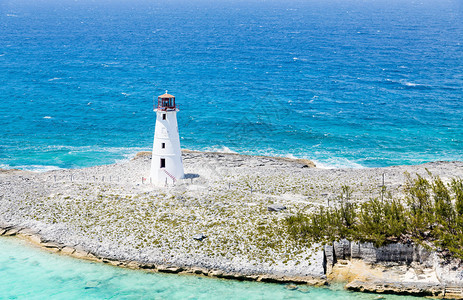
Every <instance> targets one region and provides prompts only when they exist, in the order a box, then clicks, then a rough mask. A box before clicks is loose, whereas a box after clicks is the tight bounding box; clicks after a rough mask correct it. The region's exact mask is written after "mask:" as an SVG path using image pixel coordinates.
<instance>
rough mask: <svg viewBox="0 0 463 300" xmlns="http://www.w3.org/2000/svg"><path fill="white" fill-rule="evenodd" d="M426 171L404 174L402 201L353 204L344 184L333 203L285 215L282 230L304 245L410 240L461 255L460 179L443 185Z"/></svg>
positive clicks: (462, 213) (462, 196)
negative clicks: (422, 174)
mask: <svg viewBox="0 0 463 300" xmlns="http://www.w3.org/2000/svg"><path fill="white" fill-rule="evenodd" d="M429 175H430V177H431V180H428V179H426V178H424V177H422V176H420V175H416V177H415V178H412V177H411V176H410V175H409V174H406V177H407V182H406V184H405V188H404V192H405V199H403V200H404V201H402V200H397V199H392V198H387V199H384V200H382V199H379V198H375V199H371V200H369V201H366V202H364V203H361V204H355V203H353V202H351V201H350V197H351V195H352V189H350V188H348V187H346V186H343V187H342V192H341V196H340V197H339V200H338V201H337V202H336V203H335V205H334V206H331V207H319V208H318V209H317V210H315V211H313V212H311V213H307V214H301V213H299V214H297V215H294V216H290V217H287V218H286V219H285V227H284V228H285V231H286V232H287V234H288V235H289V236H290V237H292V238H293V239H295V240H297V241H299V242H302V243H305V244H307V245H312V244H313V243H321V244H327V243H331V242H333V241H339V240H341V239H348V240H351V241H360V242H372V243H374V244H375V246H377V247H379V246H382V245H385V244H388V243H395V242H415V243H417V244H422V245H425V246H427V247H431V249H433V250H439V251H440V252H441V253H442V254H444V255H450V256H453V257H457V258H460V259H463V181H462V179H453V180H452V182H451V183H450V184H447V185H446V184H445V183H444V182H443V181H442V180H441V179H440V178H439V177H438V176H436V177H434V176H432V174H430V173H429ZM382 189H383V190H382V194H383V195H384V192H385V191H384V187H382Z"/></svg>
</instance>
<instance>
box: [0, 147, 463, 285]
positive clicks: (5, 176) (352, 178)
mask: <svg viewBox="0 0 463 300" xmlns="http://www.w3.org/2000/svg"><path fill="white" fill-rule="evenodd" d="M150 161H151V157H150V154H149V153H140V154H139V155H137V156H136V157H135V158H134V159H132V160H130V161H127V162H123V163H118V164H113V165H104V166H97V167H91V168H85V169H69V170H56V171H50V172H45V173H34V172H27V171H19V170H1V171H0V223H5V224H11V225H14V226H21V227H25V228H30V229H33V230H36V231H39V232H40V235H41V236H42V237H45V238H46V239H49V240H50V241H54V242H59V243H63V244H65V245H69V246H72V247H75V248H82V249H86V250H88V251H90V252H91V253H94V254H98V255H100V256H104V257H109V258H113V259H117V260H131V261H133V260H135V261H139V262H143V263H154V264H163V265H173V266H179V267H201V268H205V269H208V270H214V269H216V270H221V271H223V272H236V273H240V274H249V275H252V274H272V275H281V276H316V277H323V274H324V270H323V264H322V263H323V253H322V251H321V250H320V249H307V248H306V247H304V246H301V245H298V244H296V243H295V242H293V241H291V240H289V239H288V238H287V236H286V235H284V234H281V231H280V228H282V225H283V224H284V218H285V217H287V216H289V215H293V214H295V213H297V212H304V211H308V210H311V209H314V208H316V207H318V206H319V205H327V204H328V202H329V201H335V200H336V198H337V197H338V195H339V194H340V193H341V187H342V186H343V185H348V186H350V187H351V188H352V189H353V190H354V193H353V195H352V199H354V200H357V201H363V200H367V199H369V198H372V197H378V196H379V195H380V189H381V188H380V185H381V184H382V178H383V174H385V185H386V187H387V191H388V192H391V193H392V194H393V195H394V196H396V197H401V195H402V194H401V193H402V189H401V187H402V185H403V184H404V182H405V175H404V172H408V173H411V174H412V175H413V174H415V173H419V174H421V175H426V174H427V171H426V169H428V170H429V171H430V172H432V174H433V175H439V176H441V178H442V179H444V180H450V179H451V178H452V177H462V176H463V163H462V162H434V163H428V164H424V165H419V166H395V167H389V168H365V169H319V168H313V167H308V166H307V164H310V163H309V162H307V161H303V160H290V159H279V158H271V157H259V156H243V155H237V154H225V153H207V152H193V151H184V152H183V162H184V167H185V174H186V178H185V179H183V180H180V181H178V182H177V184H176V185H175V186H174V187H164V188H157V187H154V186H153V185H151V184H150V183H149V179H148V180H143V179H142V178H146V177H148V176H149V169H150ZM272 204H278V205H281V206H285V207H286V209H283V210H279V211H269V209H268V206H270V205H272ZM198 235H199V236H201V235H202V236H201V237H202V239H200V240H198V239H197V238H196V239H195V238H194V237H198ZM204 236H205V237H204Z"/></svg>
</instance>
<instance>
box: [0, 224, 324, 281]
mask: <svg viewBox="0 0 463 300" xmlns="http://www.w3.org/2000/svg"><path fill="white" fill-rule="evenodd" d="M0 236H7V237H13V236H14V237H17V238H20V239H23V240H26V241H28V242H30V243H32V244H34V245H36V246H38V247H40V248H42V249H44V250H47V251H50V252H54V253H59V254H63V255H67V256H71V257H74V258H79V259H85V260H88V261H93V262H100V263H105V264H109V265H112V266H116V267H123V268H129V269H136V270H145V271H149V272H159V273H172V274H192V275H198V276H207V277H215V278H223V279H233V280H238V281H257V282H268V283H291V284H307V285H311V286H323V285H327V284H328V282H327V280H326V279H323V278H317V277H312V276H277V275H272V274H259V275H244V274H239V273H228V272H223V271H221V270H208V269H205V268H196V267H179V266H175V265H155V264H153V263H141V262H138V261H123V260H117V259H114V258H108V257H104V256H101V255H98V254H96V253H92V252H90V251H88V250H86V249H84V248H81V247H79V246H69V245H65V244H62V243H57V242H54V241H51V240H47V239H45V238H43V237H42V236H41V235H40V233H39V232H37V231H35V230H32V229H29V228H23V227H17V226H14V225H6V224H0Z"/></svg>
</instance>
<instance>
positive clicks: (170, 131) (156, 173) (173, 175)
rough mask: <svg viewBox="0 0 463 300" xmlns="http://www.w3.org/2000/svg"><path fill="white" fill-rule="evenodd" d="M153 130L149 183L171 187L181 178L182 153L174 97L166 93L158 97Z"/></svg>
mask: <svg viewBox="0 0 463 300" xmlns="http://www.w3.org/2000/svg"><path fill="white" fill-rule="evenodd" d="M154 111H155V112H156V128H155V130H154V142H153V156H152V160H151V172H150V177H151V182H153V183H154V184H155V185H158V186H164V185H172V184H175V182H176V181H177V180H178V179H180V178H183V176H184V172H183V162H182V152H181V150H180V139H179V135H178V126H177V112H178V109H177V106H176V105H175V97H174V96H172V95H169V94H168V93H167V91H166V93H165V94H164V95H161V96H159V97H158V105H157V107H155V108H154Z"/></svg>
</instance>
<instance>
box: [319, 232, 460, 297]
mask: <svg viewBox="0 0 463 300" xmlns="http://www.w3.org/2000/svg"><path fill="white" fill-rule="evenodd" d="M324 254H325V255H324V261H325V271H326V274H327V277H328V278H329V279H330V280H332V281H344V282H346V281H347V282H348V283H347V285H346V288H347V289H351V290H355V291H368V292H376V293H399V294H410V295H420V296H434V297H443V298H457V299H463V264H462V263H461V262H459V261H456V260H455V261H444V260H443V259H442V258H440V257H439V256H438V255H437V254H436V253H435V252H431V251H428V250H426V249H424V248H423V247H422V246H419V245H414V244H401V243H396V244H389V245H386V246H382V247H375V246H374V245H373V244H372V243H358V242H349V241H347V240H342V241H340V242H334V243H333V244H332V245H327V246H325V249H324Z"/></svg>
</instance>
